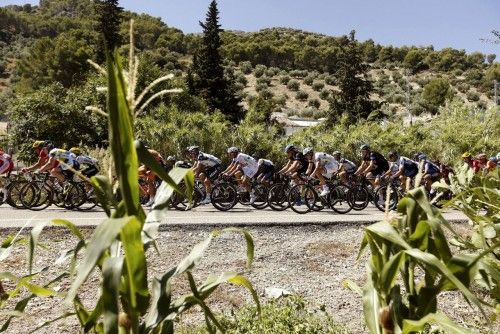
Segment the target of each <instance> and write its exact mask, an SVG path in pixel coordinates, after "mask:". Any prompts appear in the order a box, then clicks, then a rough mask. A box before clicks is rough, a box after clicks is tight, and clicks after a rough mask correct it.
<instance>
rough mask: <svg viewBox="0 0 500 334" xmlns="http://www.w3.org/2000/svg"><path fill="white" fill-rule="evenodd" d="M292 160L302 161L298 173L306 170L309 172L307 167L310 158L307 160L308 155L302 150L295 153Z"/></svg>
mask: <svg viewBox="0 0 500 334" xmlns="http://www.w3.org/2000/svg"><path fill="white" fill-rule="evenodd" d="M290 161H292V162H294V161H299V162H300V167H299V169H298V170H297V173H298V174H304V173H305V172H307V169H308V168H309V160H307V159H306V157H305V156H304V155H303V154H302V153H301V152H297V153H295V155H294V156H293V157H292V158H291V159H290Z"/></svg>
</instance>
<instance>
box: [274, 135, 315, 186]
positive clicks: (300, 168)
mask: <svg viewBox="0 0 500 334" xmlns="http://www.w3.org/2000/svg"><path fill="white" fill-rule="evenodd" d="M285 153H286V154H287V157H288V162H287V163H286V164H285V166H283V168H282V169H281V170H280V171H279V172H278V173H280V174H283V175H288V176H291V177H292V179H293V180H294V182H295V184H301V183H302V179H301V178H300V176H301V175H302V174H305V173H306V172H307V169H308V168H309V163H310V162H309V160H307V159H306V158H305V157H304V154H302V152H299V150H298V149H297V147H295V146H294V145H291V144H290V145H287V146H286V147H285ZM311 163H312V162H311Z"/></svg>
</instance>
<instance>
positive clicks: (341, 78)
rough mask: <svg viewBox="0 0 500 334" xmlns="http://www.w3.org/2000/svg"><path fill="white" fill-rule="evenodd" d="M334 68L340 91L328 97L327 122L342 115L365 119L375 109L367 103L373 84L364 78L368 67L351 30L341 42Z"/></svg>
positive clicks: (332, 121)
mask: <svg viewBox="0 0 500 334" xmlns="http://www.w3.org/2000/svg"><path fill="white" fill-rule="evenodd" d="M338 66H339V67H338V70H337V72H336V76H337V78H338V86H339V88H340V91H339V92H337V91H334V92H333V94H332V99H331V100H330V111H329V115H328V121H329V122H330V123H334V122H335V121H337V120H338V119H339V118H340V116H342V114H347V115H348V116H349V117H350V118H351V119H366V118H367V117H368V115H370V113H371V112H372V111H373V110H374V109H375V108H376V103H374V102H373V101H370V94H371V93H372V91H373V85H372V83H371V81H370V80H369V79H368V77H367V73H368V65H366V64H365V63H364V62H363V52H362V50H361V49H360V47H359V45H358V43H357V41H356V38H355V31H354V30H353V31H351V33H350V34H349V37H346V38H345V40H344V45H343V47H342V48H341V52H340V54H339V57H338Z"/></svg>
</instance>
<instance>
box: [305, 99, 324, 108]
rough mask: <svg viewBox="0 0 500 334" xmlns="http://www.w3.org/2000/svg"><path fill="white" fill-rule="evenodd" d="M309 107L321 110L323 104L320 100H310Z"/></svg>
mask: <svg viewBox="0 0 500 334" xmlns="http://www.w3.org/2000/svg"><path fill="white" fill-rule="evenodd" d="M307 105H308V106H309V107H313V108H316V109H319V107H320V106H321V102H320V101H319V100H318V99H310V100H309V101H308V102H307Z"/></svg>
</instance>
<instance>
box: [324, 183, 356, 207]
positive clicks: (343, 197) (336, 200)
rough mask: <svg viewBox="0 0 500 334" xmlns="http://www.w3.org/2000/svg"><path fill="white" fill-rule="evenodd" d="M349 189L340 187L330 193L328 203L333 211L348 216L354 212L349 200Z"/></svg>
mask: <svg viewBox="0 0 500 334" xmlns="http://www.w3.org/2000/svg"><path fill="white" fill-rule="evenodd" d="M348 192H349V187H347V186H344V185H338V186H336V187H334V188H333V189H332V190H331V191H330V196H329V197H328V201H329V203H330V207H331V208H332V210H333V211H335V212H336V213H340V214H346V213H348V212H349V211H351V210H352V205H351V202H350V201H349V199H348Z"/></svg>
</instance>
